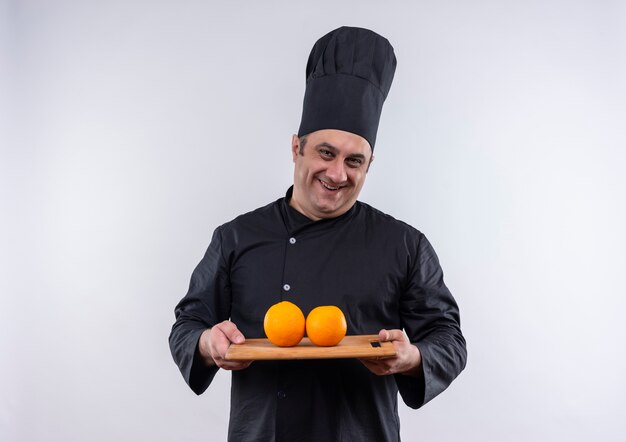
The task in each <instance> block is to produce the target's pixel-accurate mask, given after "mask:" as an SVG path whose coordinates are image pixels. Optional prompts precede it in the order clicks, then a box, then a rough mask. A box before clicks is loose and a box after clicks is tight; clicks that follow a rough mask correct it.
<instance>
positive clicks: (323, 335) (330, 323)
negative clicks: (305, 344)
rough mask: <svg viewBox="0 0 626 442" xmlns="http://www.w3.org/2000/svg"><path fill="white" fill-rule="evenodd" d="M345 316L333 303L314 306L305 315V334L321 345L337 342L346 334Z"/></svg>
mask: <svg viewBox="0 0 626 442" xmlns="http://www.w3.org/2000/svg"><path fill="white" fill-rule="evenodd" d="M346 329H347V324H346V317H345V316H344V315H343V312H342V311H341V309H340V308H339V307H337V306H334V305H323V306H320V307H315V308H314V309H313V310H311V312H310V313H309V315H308V316H307V317H306V335H307V336H308V337H309V339H310V340H311V342H312V343H314V344H315V345H319V346H321V347H331V346H333V345H337V344H339V342H340V341H341V340H342V339H343V337H344V336H345V335H346Z"/></svg>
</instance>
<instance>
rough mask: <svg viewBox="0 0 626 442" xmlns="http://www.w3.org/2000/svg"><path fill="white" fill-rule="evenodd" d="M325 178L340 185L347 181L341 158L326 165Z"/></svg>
mask: <svg viewBox="0 0 626 442" xmlns="http://www.w3.org/2000/svg"><path fill="white" fill-rule="evenodd" d="M326 176H327V177H328V178H330V179H331V180H333V182H334V183H335V184H341V183H343V182H345V181H346V180H347V179H348V175H347V174H346V166H345V164H344V163H343V160H342V159H341V158H336V159H335V160H334V161H332V162H331V163H330V164H329V165H328V169H326Z"/></svg>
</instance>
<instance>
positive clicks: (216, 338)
mask: <svg viewBox="0 0 626 442" xmlns="http://www.w3.org/2000/svg"><path fill="white" fill-rule="evenodd" d="M245 340H246V338H244V336H243V334H242V333H241V332H240V331H239V329H237V326H236V325H235V324H234V323H233V322H230V321H223V322H220V323H219V324H216V325H214V326H213V328H208V329H206V330H205V331H203V332H202V335H200V341H199V342H198V351H199V352H200V356H202V358H203V359H204V360H205V361H206V363H207V364H208V365H217V366H218V367H220V368H223V369H224V370H242V369H244V368H247V367H248V366H249V365H250V364H251V363H252V361H227V360H226V359H224V357H225V356H226V352H227V351H228V347H230V346H231V344H233V343H235V344H241V343H243V342H244V341H245Z"/></svg>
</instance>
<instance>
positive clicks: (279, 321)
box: [263, 301, 305, 347]
mask: <svg viewBox="0 0 626 442" xmlns="http://www.w3.org/2000/svg"><path fill="white" fill-rule="evenodd" d="M304 321H305V320H304V314H303V313H302V310H300V307H298V306H297V305H295V304H294V303H292V302H289V301H281V302H279V303H277V304H274V305H273V306H271V307H270V308H269V309H268V310H267V312H266V313H265V319H264V320H263V329H264V330H265V334H266V335H267V338H268V339H269V340H270V342H271V343H272V344H274V345H278V346H279V347H293V346H294V345H298V343H299V342H300V341H301V340H302V338H303V337H304Z"/></svg>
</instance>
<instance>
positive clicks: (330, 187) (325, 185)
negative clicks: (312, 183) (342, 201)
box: [320, 180, 339, 190]
mask: <svg viewBox="0 0 626 442" xmlns="http://www.w3.org/2000/svg"><path fill="white" fill-rule="evenodd" d="M320 183H322V186H324V187H326V188H327V189H328V190H339V187H333V186H329V185H328V184H326V183H325V182H324V181H322V180H320Z"/></svg>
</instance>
